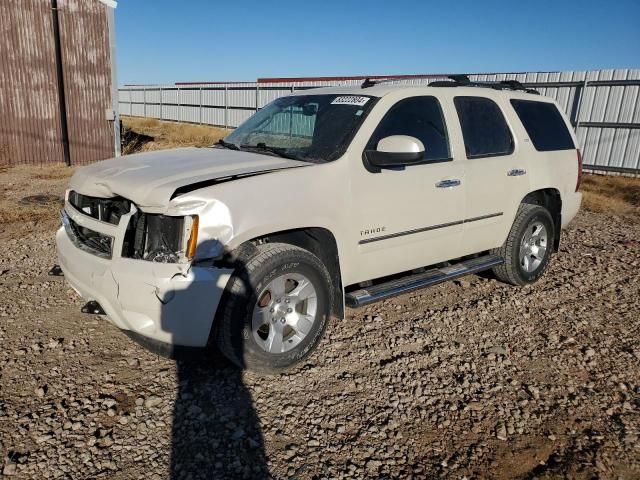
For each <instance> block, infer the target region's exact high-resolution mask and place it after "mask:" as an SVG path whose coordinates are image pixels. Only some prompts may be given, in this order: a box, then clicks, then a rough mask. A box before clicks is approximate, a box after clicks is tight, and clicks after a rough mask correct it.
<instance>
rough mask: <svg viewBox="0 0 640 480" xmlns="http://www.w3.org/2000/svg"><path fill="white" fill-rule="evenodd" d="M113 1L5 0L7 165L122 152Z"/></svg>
mask: <svg viewBox="0 0 640 480" xmlns="http://www.w3.org/2000/svg"><path fill="white" fill-rule="evenodd" d="M115 7H116V2H115V1H113V0H2V2H1V3H0V165H16V164H24V163H30V164H44V163H54V162H63V161H65V162H67V164H71V165H77V164H87V163H90V162H94V161H96V160H101V159H105V158H109V157H112V156H114V155H115V154H118V153H119V148H120V147H119V146H120V139H119V131H120V126H119V119H118V113H117V105H118V103H117V83H116V80H115V78H116V71H115V61H114V54H115V47H114V45H115V42H114V29H113V25H114V9H115Z"/></svg>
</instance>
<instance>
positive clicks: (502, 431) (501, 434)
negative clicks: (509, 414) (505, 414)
mask: <svg viewBox="0 0 640 480" xmlns="http://www.w3.org/2000/svg"><path fill="white" fill-rule="evenodd" d="M496 437H497V438H498V440H506V439H507V428H506V427H505V425H504V423H498V424H497V425H496Z"/></svg>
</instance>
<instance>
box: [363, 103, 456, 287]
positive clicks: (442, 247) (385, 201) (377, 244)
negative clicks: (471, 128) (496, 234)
mask: <svg viewBox="0 0 640 480" xmlns="http://www.w3.org/2000/svg"><path fill="white" fill-rule="evenodd" d="M451 114H452V112H451V111H449V117H448V118H447V120H449V119H450V115H451ZM391 135H408V136H411V137H415V138H417V139H419V140H420V141H421V142H422V143H423V145H424V146H425V157H424V162H423V163H422V164H419V165H411V166H407V167H404V168H398V169H383V170H382V171H381V172H379V173H372V172H369V171H367V170H366V168H365V167H364V165H363V163H362V159H361V158H358V159H356V158H354V159H353V164H352V175H351V176H352V189H353V192H352V196H353V199H354V213H355V218H354V225H353V229H354V232H353V234H354V235H353V236H352V238H354V240H355V241H356V242H357V255H356V262H357V268H355V269H354V270H355V271H357V280H356V281H363V280H368V279H373V278H378V277H381V276H385V275H389V274H392V273H398V272H402V271H405V270H410V269H413V268H416V267H420V266H425V265H430V264H433V263H436V262H440V261H444V260H448V259H450V258H453V257H456V256H458V254H459V250H460V242H461V239H462V215H463V213H464V191H465V190H464V188H465V185H464V178H463V174H464V166H463V163H462V161H463V159H459V158H458V159H454V158H452V150H451V147H450V144H449V134H448V130H447V122H446V121H445V115H444V112H443V108H442V105H441V104H440V101H439V100H438V99H437V98H435V97H434V96H429V95H425V96H415V97H409V98H404V99H401V100H399V101H397V102H396V103H394V104H393V105H392V106H391V107H390V108H389V109H388V111H387V112H386V114H385V115H384V116H383V117H382V119H381V120H380V121H379V123H378V125H377V126H376V127H375V128H374V130H373V134H372V135H371V137H370V138H369V140H368V142H367V144H366V146H365V148H364V149H365V150H370V149H376V147H377V145H378V142H379V141H380V140H381V139H382V138H385V137H388V136H391ZM360 153H361V152H360Z"/></svg>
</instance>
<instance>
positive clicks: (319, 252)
mask: <svg viewBox="0 0 640 480" xmlns="http://www.w3.org/2000/svg"><path fill="white" fill-rule="evenodd" d="M265 242H268V243H276V242H278V243H287V244H289V245H295V246H297V247H300V248H304V249H305V250H307V251H309V252H311V253H313V254H314V255H315V256H316V257H318V258H319V259H320V261H321V262H322V263H323V264H324V265H325V267H327V270H328V271H329V275H330V276H331V281H332V283H333V290H334V291H333V298H334V301H333V305H332V306H331V313H332V314H333V315H334V316H335V317H337V318H339V319H343V318H344V300H343V291H342V276H341V275H340V261H339V257H338V244H337V243H336V239H335V237H334V236H333V233H331V232H330V231H329V230H327V229H326V228H320V227H309V228H299V229H295V230H285V231H282V232H275V233H270V234H268V235H264V236H262V237H258V238H254V239H252V240H250V241H249V242H247V243H250V244H254V245H255V244H260V243H265ZM240 248H242V246H241V247H240Z"/></svg>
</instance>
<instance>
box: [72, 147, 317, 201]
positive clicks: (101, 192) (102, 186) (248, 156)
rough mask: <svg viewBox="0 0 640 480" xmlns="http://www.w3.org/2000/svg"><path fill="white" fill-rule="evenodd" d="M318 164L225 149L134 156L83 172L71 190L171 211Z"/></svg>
mask: <svg viewBox="0 0 640 480" xmlns="http://www.w3.org/2000/svg"><path fill="white" fill-rule="evenodd" d="M312 165H313V164H312V163H308V162H302V161H297V160H289V159H284V158H280V157H273V156H269V155H262V154H259V153H253V152H241V151H233V150H223V149H219V148H195V147H193V148H181V149H174V150H164V151H158V152H148V153H142V154H135V155H128V156H124V157H119V158H115V159H111V160H105V161H102V162H98V163H95V164H93V165H89V166H87V167H83V168H81V169H79V170H78V171H77V172H76V173H75V174H74V175H73V177H72V178H71V182H70V188H71V189H72V190H76V191H78V192H79V193H82V194H84V195H90V196H95V197H102V198H109V197H114V196H121V197H123V198H126V199H127V200H131V201H132V202H133V203H135V204H136V205H137V206H139V207H141V208H142V209H145V210H148V211H155V212H161V211H164V210H166V209H167V207H168V205H169V202H170V201H171V199H172V198H173V197H175V196H178V195H183V194H185V193H188V192H191V191H194V190H197V189H200V188H205V187H208V186H212V185H216V184H217V183H222V182H228V181H232V180H236V179H241V178H246V177H249V176H254V175H261V174H266V173H272V172H275V171H278V170H284V169H289V168H296V167H304V166H312Z"/></svg>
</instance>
